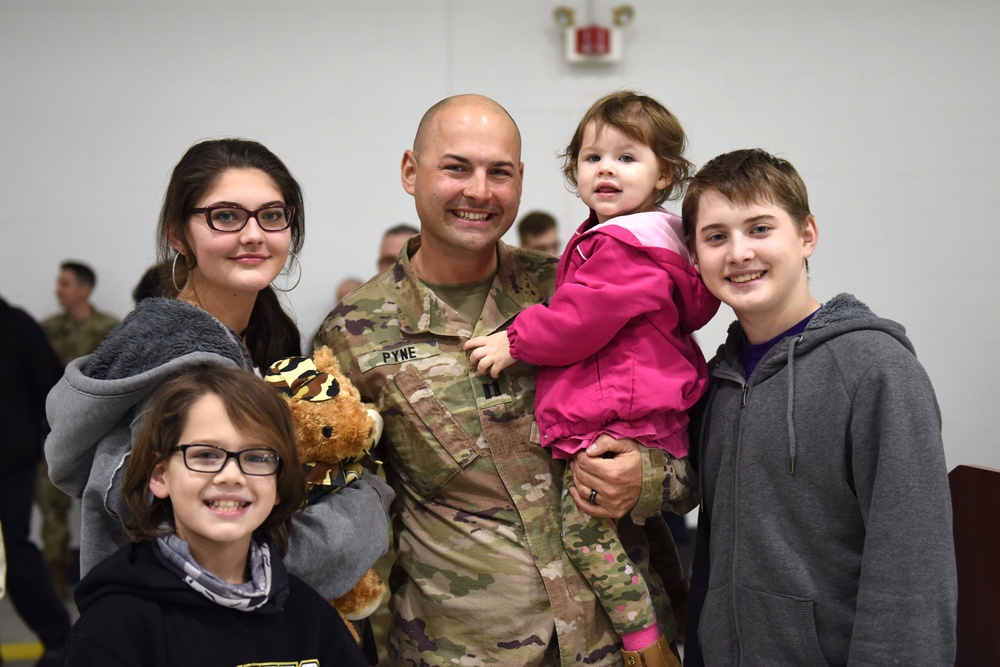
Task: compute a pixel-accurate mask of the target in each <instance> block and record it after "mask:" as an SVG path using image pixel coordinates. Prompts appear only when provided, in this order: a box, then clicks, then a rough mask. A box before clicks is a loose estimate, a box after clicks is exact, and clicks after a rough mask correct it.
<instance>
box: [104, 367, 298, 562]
mask: <svg viewBox="0 0 1000 667" xmlns="http://www.w3.org/2000/svg"><path fill="white" fill-rule="evenodd" d="M208 394H214V395H215V396H218V397H219V398H220V399H222V403H223V405H225V407H226V414H227V415H228V416H229V420H230V421H231V422H232V423H233V424H234V425H236V426H237V428H238V429H239V430H240V431H241V432H244V433H246V434H248V435H249V434H252V435H253V439H254V440H255V441H259V442H260V443H261V444H262V445H263V446H266V447H271V448H272V449H274V450H275V451H276V452H278V456H280V457H281V466H280V467H279V468H278V472H277V475H276V479H275V482H276V485H277V491H278V499H279V502H278V504H277V505H275V506H274V508H273V509H272V510H271V513H270V514H269V515H268V517H267V519H265V520H264V523H263V524H261V526H260V527H259V528H258V529H257V531H256V534H258V535H262V536H263V537H266V538H267V539H268V540H270V542H271V543H272V544H273V545H274V547H275V549H277V551H278V553H280V554H281V555H284V554H285V552H286V551H287V550H288V535H289V531H290V530H291V520H292V513H293V512H295V510H296V509H298V507H299V506H300V505H301V503H302V498H303V494H304V493H305V478H304V477H303V473H302V467H301V465H300V464H299V455H298V450H297V449H296V447H295V424H294V422H293V421H292V414H291V411H290V410H289V409H288V405H287V404H286V403H285V401H284V400H283V399H282V398H281V396H280V395H279V394H278V392H276V391H275V390H274V389H272V388H271V387H269V386H267V384H266V383H264V382H263V381H262V380H261V379H260V378H258V377H256V376H255V375H253V374H252V373H250V372H248V371H244V370H239V369H236V368H225V367H219V366H206V367H199V368H195V369H193V370H189V371H185V372H183V373H181V374H180V375H177V376H174V377H173V378H172V379H170V380H168V381H167V382H165V383H164V384H163V385H162V386H161V387H160V388H159V389H157V390H156V391H155V392H154V393H153V394H152V396H150V398H149V400H147V401H146V404H145V406H144V408H143V415H142V418H143V422H142V427H141V429H140V431H139V434H138V436H137V437H136V440H135V443H134V444H133V445H132V453H131V455H130V456H129V460H128V465H127V467H126V469H125V477H124V480H123V483H122V495H123V497H124V500H125V506H126V507H127V508H128V512H127V513H126V516H125V517H124V518H123V519H124V520H123V523H124V526H125V531H126V533H127V534H128V536H129V538H130V539H131V540H132V541H133V542H142V541H146V540H152V539H155V538H157V537H163V536H165V535H167V534H169V533H171V532H173V531H174V530H175V529H176V526H175V524H174V511H173V506H172V505H171V503H170V499H169V498H166V499H161V498H157V497H155V496H153V495H152V494H151V493H150V490H149V480H150V478H151V477H152V475H153V469H154V468H155V467H156V465H157V464H159V463H163V462H166V461H167V460H169V458H170V457H171V456H174V453H173V452H171V448H172V447H174V446H175V445H178V444H181V443H180V437H181V434H182V433H183V432H184V427H185V425H186V424H187V418H188V414H189V413H190V411H191V406H193V405H194V404H195V403H197V402H198V399H200V398H202V397H203V396H206V395H208ZM192 474H195V475H197V474H200V473H192Z"/></svg>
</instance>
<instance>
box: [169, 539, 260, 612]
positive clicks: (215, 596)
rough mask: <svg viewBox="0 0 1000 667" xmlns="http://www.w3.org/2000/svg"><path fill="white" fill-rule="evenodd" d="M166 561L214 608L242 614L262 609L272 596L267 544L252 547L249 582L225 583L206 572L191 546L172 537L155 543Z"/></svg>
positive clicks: (252, 544)
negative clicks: (233, 610) (192, 552)
mask: <svg viewBox="0 0 1000 667" xmlns="http://www.w3.org/2000/svg"><path fill="white" fill-rule="evenodd" d="M156 546H157V547H158V548H159V550H160V553H161V554H162V555H163V560H164V561H165V563H166V564H167V565H168V566H169V568H170V569H172V570H173V571H174V574H176V575H177V576H179V577H180V578H181V580H182V581H184V583H186V584H187V585H188V586H190V587H191V588H193V589H194V590H196V591H198V592H199V593H201V594H202V595H204V596H205V597H206V598H208V599H209V600H211V601H212V602H214V603H215V604H218V605H222V606H223V607H229V608H231V609H236V610H239V611H254V610H256V609H259V608H260V607H262V606H263V605H264V604H265V603H266V602H267V599H268V597H269V595H270V594H271V549H270V547H268V545H267V544H266V543H262V544H257V542H256V541H253V542H251V543H250V562H249V565H250V581H247V582H245V583H242V584H230V583H226V582H225V581H223V580H222V579H219V578H218V577H217V576H215V575H214V574H212V573H211V572H209V571H207V570H205V569H204V568H203V567H202V566H201V565H199V564H198V561H196V560H195V559H194V556H192V555H191V550H190V549H189V548H188V543H187V542H185V541H184V540H182V539H181V538H180V537H178V536H177V534H176V533H171V534H170V535H167V536H166V537H160V538H157V540H156Z"/></svg>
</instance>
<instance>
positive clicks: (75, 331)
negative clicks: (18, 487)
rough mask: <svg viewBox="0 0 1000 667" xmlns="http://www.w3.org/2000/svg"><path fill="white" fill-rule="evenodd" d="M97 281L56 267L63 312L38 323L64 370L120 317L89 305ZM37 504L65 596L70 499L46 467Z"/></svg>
mask: <svg viewBox="0 0 1000 667" xmlns="http://www.w3.org/2000/svg"><path fill="white" fill-rule="evenodd" d="M95 283H96V276H95V275H94V271H93V269H91V268H90V267H89V266H87V265H86V264H81V263H79V262H63V263H62V265H61V266H60V267H59V277H58V278H57V280H56V299H58V301H59V305H60V306H62V307H63V312H61V313H59V314H57V315H53V316H51V317H49V318H47V319H45V320H43V321H42V323H41V325H42V330H43V331H45V336H46V337H47V338H48V339H49V344H50V345H52V349H54V350H55V351H56V354H57V355H59V359H60V360H61V361H62V363H63V366H65V365H66V364H68V363H69V362H71V361H73V360H74V359H76V358H77V357H82V356H85V355H88V354H90V353H91V352H93V351H94V350H96V349H97V346H98V345H100V344H101V341H103V340H104V338H105V336H107V335H108V332H109V331H111V330H112V329H114V328H115V327H116V326H118V322H119V320H118V318H116V317H114V316H112V315H108V314H106V313H102V312H101V311H99V310H97V309H96V308H94V307H93V306H92V305H91V304H90V293H91V291H93V289H94V284H95ZM35 502H36V503H37V504H38V509H39V511H40V512H41V518H42V522H41V538H42V553H43V555H44V556H45V562H46V564H47V565H48V567H49V574H50V575H51V577H52V584H53V586H54V587H55V589H56V593H58V594H59V597H65V596H66V577H67V569H68V568H69V565H70V556H69V525H68V521H67V515H68V514H69V509H70V504H71V501H70V498H69V496H67V495H66V494H65V493H63V492H62V491H60V490H59V489H57V488H56V486H55V484H53V483H52V481H51V480H50V479H49V474H48V471H47V470H46V469H45V466H44V463H43V465H42V467H41V470H40V471H39V475H38V482H37V484H36V487H35Z"/></svg>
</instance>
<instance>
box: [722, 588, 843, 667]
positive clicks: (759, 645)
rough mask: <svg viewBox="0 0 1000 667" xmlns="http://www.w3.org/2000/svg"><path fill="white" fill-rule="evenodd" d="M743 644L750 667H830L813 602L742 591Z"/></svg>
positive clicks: (743, 650) (740, 603)
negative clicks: (774, 666) (820, 639)
mask: <svg viewBox="0 0 1000 667" xmlns="http://www.w3.org/2000/svg"><path fill="white" fill-rule="evenodd" d="M738 600H739V605H738V607H737V609H738V610H742V612H743V613H741V614H740V620H739V623H740V644H741V647H742V654H743V659H744V660H743V661H744V663H745V664H748V665H805V666H813V667H827V666H828V665H829V663H828V662H827V661H826V658H825V657H824V656H823V651H822V649H820V645H819V635H818V633H817V632H816V616H815V613H814V610H813V601H812V600H810V599H807V598H799V597H793V596H791V595H779V594H777V593H769V592H766V591H759V590H754V589H751V588H741V589H740V590H739V596H738Z"/></svg>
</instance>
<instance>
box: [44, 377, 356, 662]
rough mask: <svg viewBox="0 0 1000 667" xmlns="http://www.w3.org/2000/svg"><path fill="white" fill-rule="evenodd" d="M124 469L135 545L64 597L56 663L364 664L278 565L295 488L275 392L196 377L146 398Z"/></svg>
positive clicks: (238, 381) (332, 619) (300, 485)
mask: <svg viewBox="0 0 1000 667" xmlns="http://www.w3.org/2000/svg"><path fill="white" fill-rule="evenodd" d="M145 411H146V412H147V415H146V418H145V419H144V420H143V426H142V428H141V429H140V431H139V433H138V435H137V437H136V440H135V444H134V446H133V448H132V455H131V457H130V458H129V461H128V465H127V467H126V470H125V479H124V485H123V492H124V502H125V505H126V507H127V508H128V519H127V520H126V522H125V526H126V529H127V531H128V534H129V536H130V538H131V539H132V540H133V543H132V544H130V545H127V546H125V547H122V548H121V549H120V550H119V551H117V552H116V553H114V554H113V555H112V556H110V557H108V558H107V559H105V560H104V561H102V562H101V563H99V564H98V565H97V566H96V567H94V568H93V569H92V570H91V571H90V572H89V573H88V574H87V576H86V577H84V579H83V581H81V582H80V585H79V586H78V587H77V589H76V600H77V605H78V606H79V609H80V613H81V616H80V619H79V621H77V623H76V625H75V626H74V629H73V632H72V633H71V635H70V638H69V641H68V642H67V644H66V649H65V653H64V662H63V664H64V665H67V666H69V667H84V666H89V665H95V666H96V665H108V664H114V665H135V666H136V667H140V666H141V667H161V666H162V667H167V666H173V665H186V666H189V667H199V666H200V665H205V666H206V667H207V666H209V665H212V666H214V665H249V664H255V665H261V664H269V665H367V661H366V660H365V658H364V656H363V655H362V653H361V649H360V648H359V647H358V645H357V643H356V642H355V641H354V638H353V637H352V636H351V635H350V632H349V631H348V629H347V626H346V625H345V623H344V621H343V620H342V619H341V618H340V616H339V615H338V614H337V612H336V611H335V610H334V609H333V607H331V606H330V605H329V603H328V602H326V601H325V600H324V599H323V598H322V597H320V595H319V594H318V593H316V592H315V591H314V590H312V589H310V588H309V586H307V585H306V584H305V583H303V582H302V581H301V580H299V579H298V578H297V577H295V576H294V575H289V574H288V573H287V572H286V571H285V568H284V566H283V565H282V561H281V558H280V557H275V554H277V555H278V556H280V555H281V554H283V553H284V552H285V550H286V548H287V546H288V532H289V529H290V527H291V517H292V515H293V513H294V512H295V510H296V508H297V507H298V506H299V504H300V503H301V500H302V495H303V492H304V488H305V480H304V478H303V473H302V470H301V468H300V466H299V460H298V456H297V455H296V449H295V427H294V424H293V422H292V418H291V413H290V412H289V410H288V408H287V406H286V405H285V403H284V401H283V400H282V399H281V398H280V397H279V395H278V393H277V392H275V391H274V390H272V389H271V388H270V387H268V386H266V385H265V384H264V383H263V382H261V381H259V380H258V379H256V378H255V377H253V375H251V374H250V373H246V372H244V371H241V370H238V369H232V368H218V367H205V368H201V369H195V370H191V371H188V372H185V373H184V374H182V375H180V376H177V377H175V378H174V379H172V380H170V381H168V382H167V383H166V384H164V385H163V386H162V387H161V388H160V389H159V390H157V391H156V392H155V393H154V394H153V396H152V397H151V398H150V399H149V401H148V403H147V405H146V408H145Z"/></svg>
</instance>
